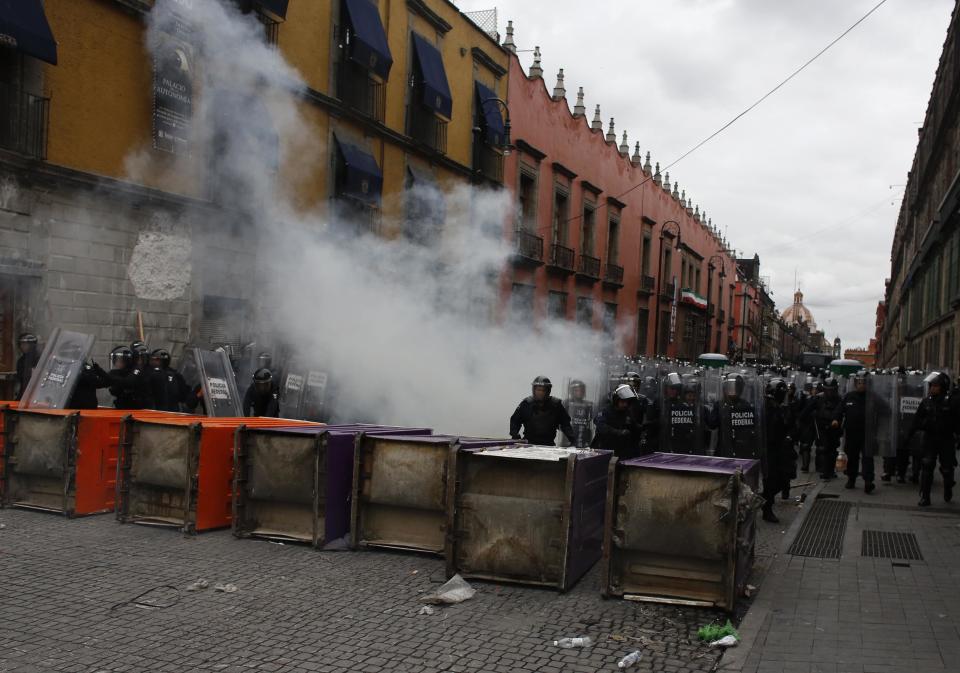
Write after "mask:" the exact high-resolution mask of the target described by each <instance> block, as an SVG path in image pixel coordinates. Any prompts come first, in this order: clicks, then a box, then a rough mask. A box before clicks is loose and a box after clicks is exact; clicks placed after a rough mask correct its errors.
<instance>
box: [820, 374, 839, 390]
mask: <svg viewBox="0 0 960 673" xmlns="http://www.w3.org/2000/svg"><path fill="white" fill-rule="evenodd" d="M823 389H824V390H836V391H839V390H840V382H839V381H838V380H837V379H835V378H834V377H832V376H831V377H829V378H826V379H824V380H823Z"/></svg>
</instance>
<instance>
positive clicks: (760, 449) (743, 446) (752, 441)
mask: <svg viewBox="0 0 960 673" xmlns="http://www.w3.org/2000/svg"><path fill="white" fill-rule="evenodd" d="M740 376H741V377H742V381H743V385H742V386H741V387H740V389H739V390H736V391H730V390H728V387H729V385H728V384H727V383H726V382H725V383H724V391H723V393H724V394H723V397H722V399H721V402H720V405H719V409H718V416H719V418H718V421H719V438H718V440H719V441H718V447H717V455H720V456H723V457H726V458H753V459H758V458H761V457H762V455H763V454H764V452H765V450H766V436H765V431H764V430H765V428H764V411H765V404H766V400H765V399H764V392H763V391H764V388H763V382H762V380H761V379H760V378H758V377H755V376H752V375H749V374H741V375H740Z"/></svg>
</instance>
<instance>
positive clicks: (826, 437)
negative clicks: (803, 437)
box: [800, 393, 843, 478]
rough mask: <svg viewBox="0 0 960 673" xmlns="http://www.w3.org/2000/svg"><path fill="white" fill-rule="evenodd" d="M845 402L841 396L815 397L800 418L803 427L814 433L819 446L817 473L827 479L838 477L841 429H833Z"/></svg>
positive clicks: (819, 395) (822, 394) (821, 394)
mask: <svg viewBox="0 0 960 673" xmlns="http://www.w3.org/2000/svg"><path fill="white" fill-rule="evenodd" d="M842 403H843V400H842V399H841V397H840V396H839V395H828V394H827V393H820V394H818V395H814V396H813V397H812V398H811V399H810V402H809V403H808V404H807V407H806V409H804V410H803V414H801V417H800V423H801V425H807V426H808V427H809V428H810V429H812V430H813V432H814V440H815V442H816V444H817V460H816V464H817V465H816V467H817V471H818V472H819V473H820V474H821V475H822V476H823V477H825V478H832V477H835V476H836V464H837V449H838V448H839V447H840V429H839V428H833V427H832V424H833V420H834V419H835V418H836V417H837V414H838V413H839V410H840V405H841V404H842Z"/></svg>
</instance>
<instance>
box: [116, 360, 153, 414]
mask: <svg viewBox="0 0 960 673" xmlns="http://www.w3.org/2000/svg"><path fill="white" fill-rule="evenodd" d="M107 377H108V379H109V382H110V394H111V395H113V398H114V402H113V406H115V407H116V408H117V409H152V408H153V400H152V396H151V390H150V378H149V376H147V372H145V371H144V370H142V369H137V368H127V369H111V370H110V371H109V372H108V373H107Z"/></svg>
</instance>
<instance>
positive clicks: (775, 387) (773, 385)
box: [767, 377, 787, 402]
mask: <svg viewBox="0 0 960 673" xmlns="http://www.w3.org/2000/svg"><path fill="white" fill-rule="evenodd" d="M767 395H769V396H770V397H772V398H774V399H775V400H777V401H778V402H782V401H783V398H784V397H786V395H787V384H786V382H785V381H784V380H783V379H781V378H779V377H777V378H772V379H770V380H769V381H767Z"/></svg>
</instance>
